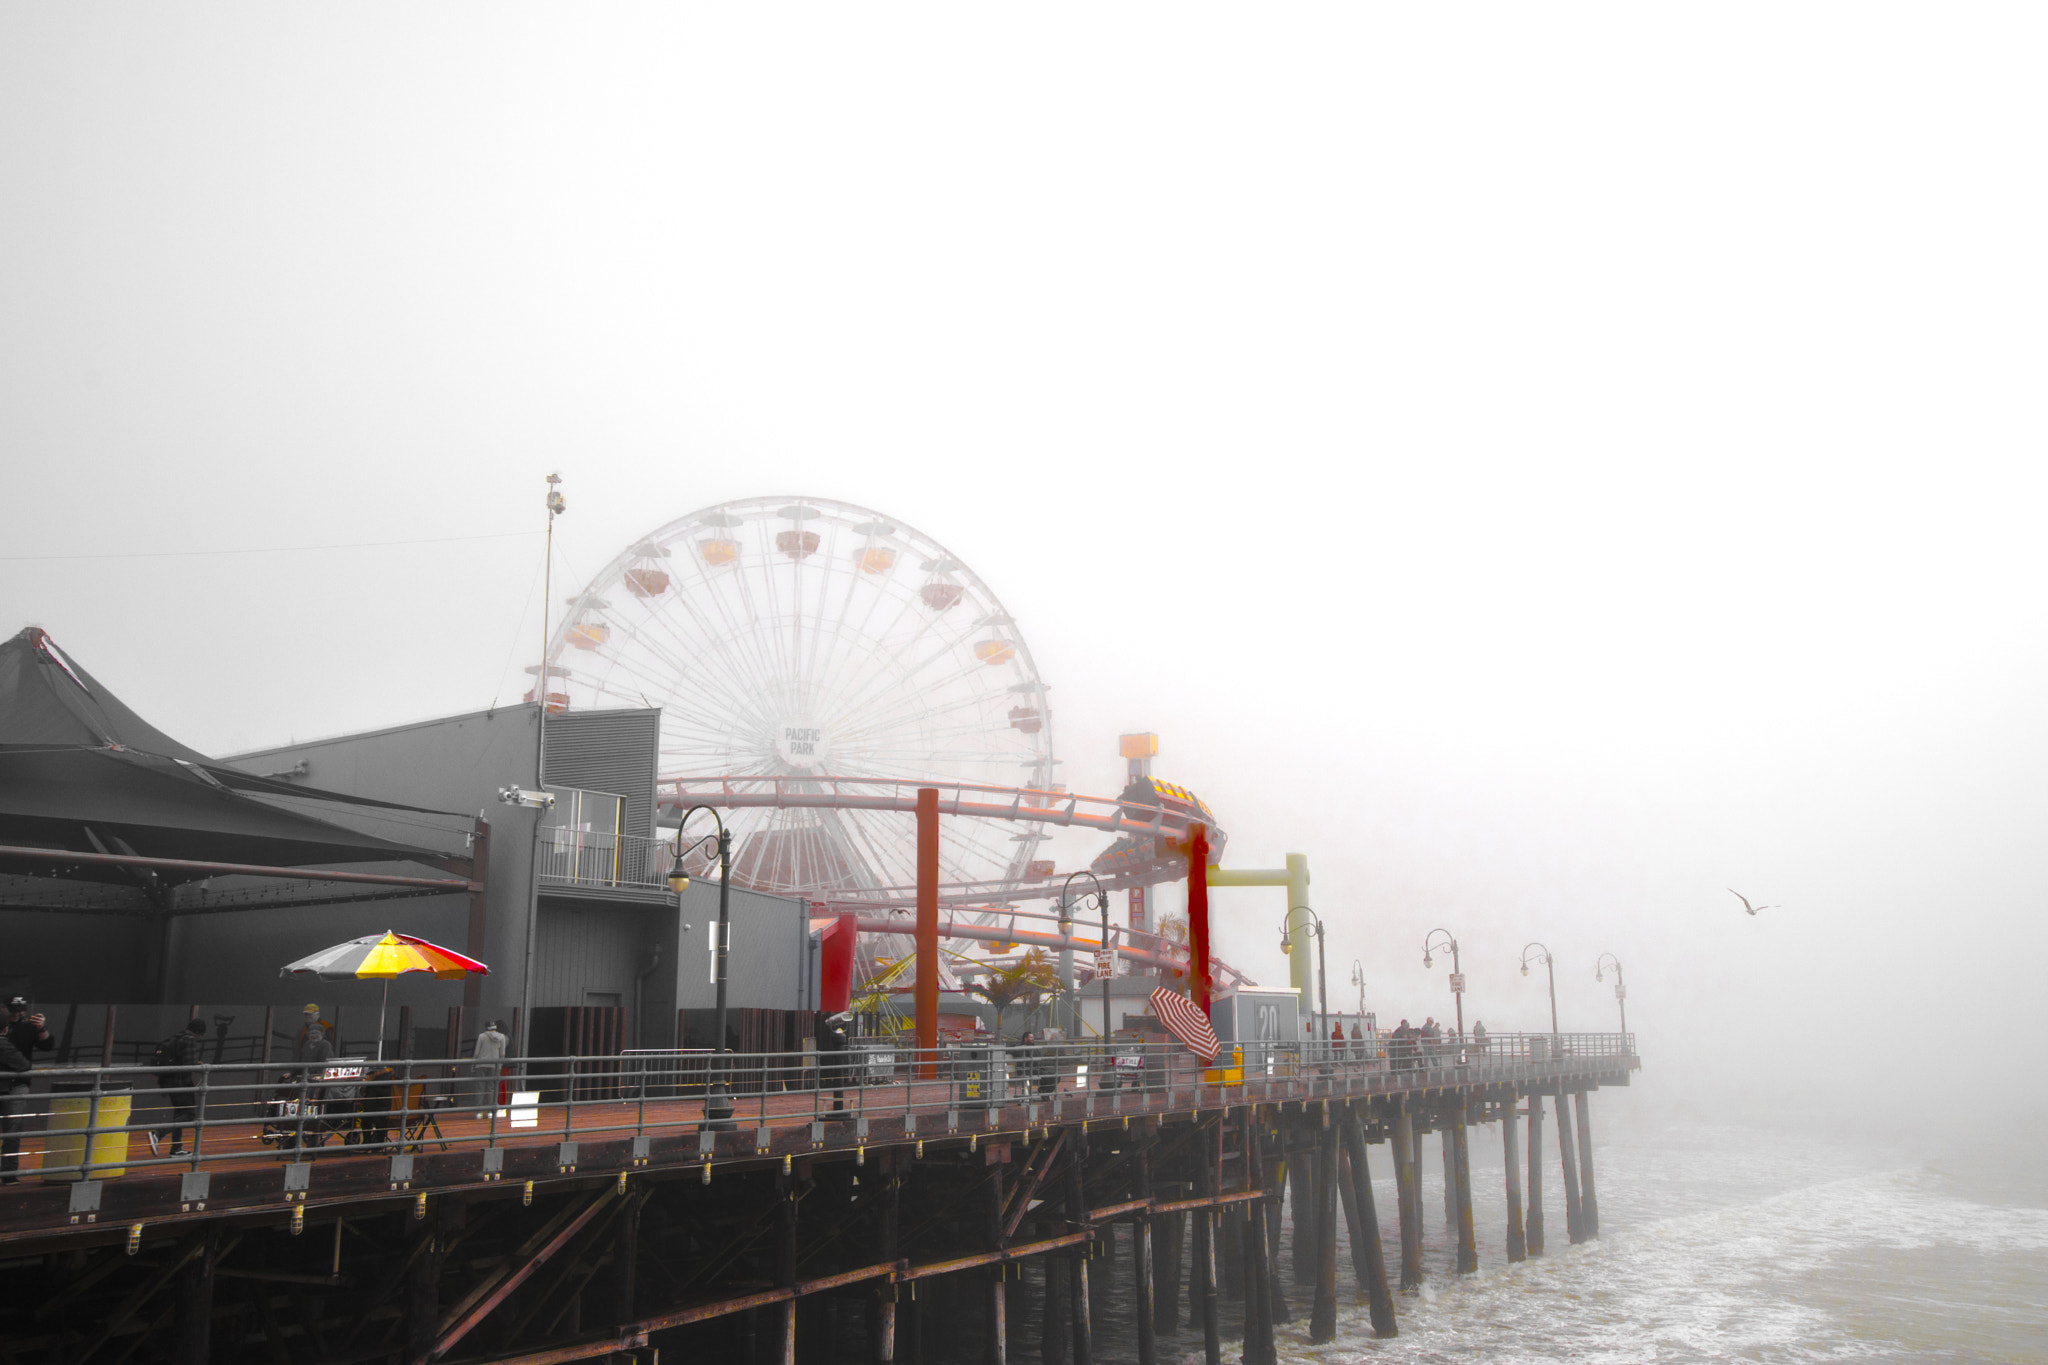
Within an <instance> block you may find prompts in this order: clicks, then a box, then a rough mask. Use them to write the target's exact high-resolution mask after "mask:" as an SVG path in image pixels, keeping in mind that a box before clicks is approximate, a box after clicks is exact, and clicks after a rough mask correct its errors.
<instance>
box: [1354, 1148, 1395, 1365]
mask: <svg viewBox="0 0 2048 1365" xmlns="http://www.w3.org/2000/svg"><path fill="white" fill-rule="evenodd" d="M1344 1156H1345V1163H1346V1165H1347V1166H1348V1167H1349V1169H1350V1172H1351V1186H1352V1189H1353V1191H1354V1192H1355V1195H1356V1200H1357V1204H1358V1223H1359V1229H1358V1232H1357V1233H1356V1234H1355V1235H1354V1245H1353V1252H1354V1259H1355V1254H1356V1251H1357V1247H1356V1242H1358V1241H1362V1242H1364V1243H1365V1276H1364V1281H1363V1283H1362V1284H1361V1285H1360V1286H1359V1287H1360V1288H1362V1289H1363V1290H1364V1291H1365V1299H1366V1302H1367V1303H1368V1304H1369V1305H1370V1306H1371V1310H1372V1334H1373V1335H1374V1336H1376V1337H1392V1336H1399V1335H1400V1331H1401V1329H1400V1327H1399V1326H1398V1325H1396V1323H1395V1321H1394V1296H1393V1294H1392V1293H1391V1292H1390V1291H1389V1290H1388V1288H1387V1256H1386V1248H1385V1247H1384V1246H1382V1245H1381V1243H1380V1215H1379V1210H1378V1209H1377V1208H1376V1207H1375V1206H1374V1203H1373V1193H1372V1168H1371V1167H1370V1166H1369V1165H1368V1164H1367V1163H1366V1153H1365V1137H1364V1135H1363V1134H1361V1133H1360V1132H1359V1131H1358V1119H1357V1118H1356V1117H1355V1116H1353V1115H1350V1114H1346V1115H1345V1116H1344Z"/></svg>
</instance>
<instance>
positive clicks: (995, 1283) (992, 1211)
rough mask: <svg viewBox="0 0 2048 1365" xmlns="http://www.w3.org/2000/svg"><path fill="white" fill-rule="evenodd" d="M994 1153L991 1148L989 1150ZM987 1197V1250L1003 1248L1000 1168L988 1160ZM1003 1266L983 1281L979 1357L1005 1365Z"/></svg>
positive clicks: (990, 1363)
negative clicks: (985, 1304)
mask: <svg viewBox="0 0 2048 1365" xmlns="http://www.w3.org/2000/svg"><path fill="white" fill-rule="evenodd" d="M990 1150H991V1152H993V1150H994V1149H990ZM983 1185H984V1188H985V1194H986V1198H987V1209H988V1223H987V1226H986V1228H985V1232H986V1235H987V1238H988V1249H989V1250H990V1251H1001V1250H1002V1249H1003V1167H1002V1163H1000V1162H990V1163H989V1167H988V1179H987V1180H986V1181H984V1182H983ZM1005 1273H1006V1272H1005V1268H1004V1267H1003V1266H1002V1265H1000V1264H998V1265H996V1266H995V1267H994V1268H993V1273H990V1274H987V1275H986V1277H985V1279H984V1281H983V1291H982V1292H983V1294H984V1295H985V1297H986V1299H987V1302H988V1320H987V1322H986V1324H985V1337H984V1340H983V1343H982V1359H983V1360H985V1361H987V1362H988V1365H1008V1361H1009V1358H1010V1357H1009V1349H1010V1338H1009V1318H1008V1310H1009V1298H1008V1296H1007V1295H1006V1293H1005V1288H1006V1286H1005V1285H1004V1283H1003V1276H1004V1274H1005Z"/></svg>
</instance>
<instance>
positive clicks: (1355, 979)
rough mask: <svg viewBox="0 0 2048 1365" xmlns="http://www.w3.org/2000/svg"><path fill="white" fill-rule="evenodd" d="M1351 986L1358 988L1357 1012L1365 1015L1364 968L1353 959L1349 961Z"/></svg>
mask: <svg viewBox="0 0 2048 1365" xmlns="http://www.w3.org/2000/svg"><path fill="white" fill-rule="evenodd" d="M1351 984H1352V985H1354V986H1356V987H1358V1012H1359V1014H1360V1015H1361V1016H1362V1015H1364V1013H1365V968H1364V967H1363V966H1361V965H1359V961H1358V959H1357V958H1355V957H1354V958H1352V959H1351Z"/></svg>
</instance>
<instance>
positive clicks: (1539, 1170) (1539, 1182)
mask: <svg viewBox="0 0 2048 1365" xmlns="http://www.w3.org/2000/svg"><path fill="white" fill-rule="evenodd" d="M1524 1240H1525V1242H1526V1243H1527V1246H1528V1249H1529V1254H1530V1255H1531V1256H1541V1255H1542V1254H1543V1092H1542V1091H1540V1090H1533V1091H1531V1092H1530V1093H1529V1221H1528V1226H1527V1227H1526V1228H1525V1229H1524Z"/></svg>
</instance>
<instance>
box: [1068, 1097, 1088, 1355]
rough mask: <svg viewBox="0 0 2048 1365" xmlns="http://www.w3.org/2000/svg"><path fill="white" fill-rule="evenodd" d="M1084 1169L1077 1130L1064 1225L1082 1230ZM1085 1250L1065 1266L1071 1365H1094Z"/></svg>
mask: <svg viewBox="0 0 2048 1365" xmlns="http://www.w3.org/2000/svg"><path fill="white" fill-rule="evenodd" d="M1087 1169H1088V1130H1087V1129H1086V1128H1085V1127H1083V1128H1078V1129H1076V1130H1074V1133H1073V1136H1072V1137H1070V1138H1069V1139H1068V1140H1067V1182H1066V1183H1067V1199H1066V1204H1067V1222H1068V1224H1069V1225H1070V1226H1073V1227H1084V1226H1086V1225H1087V1222H1088V1196H1087V1188H1086V1183H1085V1175H1086V1172H1087ZM1087 1255H1088V1248H1087V1246H1086V1245H1085V1244H1084V1245H1082V1246H1078V1247H1075V1248H1073V1249H1072V1250H1071V1251H1069V1252H1068V1253H1067V1255H1066V1262H1067V1298H1068V1301H1069V1302H1068V1312H1069V1313H1070V1315H1071V1316H1072V1319H1073V1327H1074V1365H1094V1361H1095V1325H1094V1322H1093V1320H1092V1319H1091V1317H1090V1315H1089V1311H1088V1262H1087V1259H1086V1258H1087Z"/></svg>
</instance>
